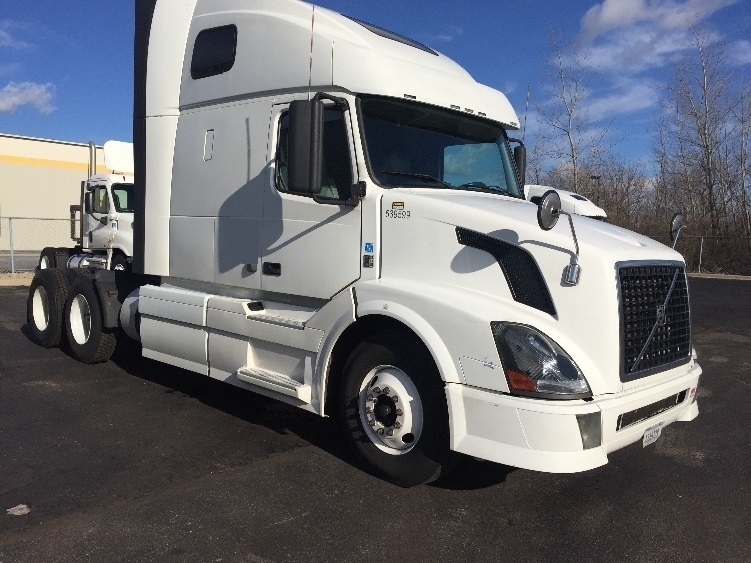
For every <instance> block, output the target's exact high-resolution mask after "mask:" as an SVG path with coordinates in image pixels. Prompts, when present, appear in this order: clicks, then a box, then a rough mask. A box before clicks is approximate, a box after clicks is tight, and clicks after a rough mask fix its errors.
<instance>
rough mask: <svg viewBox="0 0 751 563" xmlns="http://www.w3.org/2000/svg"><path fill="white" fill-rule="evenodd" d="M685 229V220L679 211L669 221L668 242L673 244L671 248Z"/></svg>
mask: <svg viewBox="0 0 751 563" xmlns="http://www.w3.org/2000/svg"><path fill="white" fill-rule="evenodd" d="M685 227H686V220H685V219H684V218H683V214H682V213H681V212H680V211H679V212H678V213H676V214H675V215H673V218H672V219H671V220H670V242H672V243H673V248H675V245H676V244H677V243H678V237H679V236H681V231H682V230H683V229H684V228H685Z"/></svg>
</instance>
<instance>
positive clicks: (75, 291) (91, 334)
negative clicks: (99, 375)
mask: <svg viewBox="0 0 751 563" xmlns="http://www.w3.org/2000/svg"><path fill="white" fill-rule="evenodd" d="M64 316H65V328H66V337H67V339H68V345H69V347H70V351H71V353H72V354H73V356H74V357H75V358H76V359H77V360H78V361H80V362H83V363H84V364H96V363H100V362H106V361H107V360H109V359H110V356H112V352H113V351H114V350H115V344H116V339H115V333H114V332H112V331H109V330H106V329H104V327H103V324H102V310H101V308H100V306H99V299H98V297H97V294H96V290H95V289H94V284H93V283H92V281H91V280H90V279H89V278H88V277H86V276H79V277H78V278H77V279H76V280H75V281H74V282H73V284H72V285H71V286H70V291H69V293H68V299H67V300H66V302H65V315H64Z"/></svg>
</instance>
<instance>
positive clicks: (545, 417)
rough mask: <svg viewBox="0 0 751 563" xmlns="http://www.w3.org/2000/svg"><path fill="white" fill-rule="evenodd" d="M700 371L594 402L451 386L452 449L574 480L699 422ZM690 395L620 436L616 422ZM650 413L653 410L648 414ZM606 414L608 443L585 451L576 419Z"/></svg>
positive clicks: (604, 431)
mask: <svg viewBox="0 0 751 563" xmlns="http://www.w3.org/2000/svg"><path fill="white" fill-rule="evenodd" d="M700 375H701V367H700V366H699V365H698V364H693V365H692V366H691V367H690V369H689V370H688V371H687V372H685V373H683V374H681V375H679V376H677V377H675V378H672V379H670V380H668V381H665V382H662V383H660V384H658V385H653V386H650V387H646V388H640V389H634V390H630V391H624V392H621V393H618V394H615V395H606V396H601V397H595V398H594V400H592V401H545V400H541V399H530V398H526V397H514V396H512V395H507V394H503V393H498V392H496V391H488V390H485V389H478V388H475V387H469V386H466V385H461V384H447V385H446V397H447V400H448V405H449V418H450V425H451V449H452V450H455V451H457V452H461V453H465V454H468V455H472V456H475V457H479V458H482V459H487V460H490V461H495V462H497V463H502V464H504V465H511V466H514V467H521V468H524V469H532V470H535V471H546V472H550V473H574V472H577V471H586V470H588V469H592V468H595V467H599V466H600V465H605V464H606V463H607V462H608V458H607V454H608V453H610V452H613V451H615V450H618V449H620V448H622V447H624V446H627V445H629V444H633V443H634V442H637V441H639V440H640V439H641V438H642V436H643V435H644V431H645V430H646V429H647V428H649V427H652V426H654V425H656V424H659V423H662V424H663V426H667V425H668V424H670V423H672V422H675V421H676V420H678V421H689V420H693V419H694V418H696V416H697V415H698V414H699V407H698V404H697V403H696V395H695V391H696V388H697V386H698V384H699V376H700ZM682 391H686V394H685V399H684V400H683V402H681V403H680V404H678V405H676V406H674V407H672V408H670V409H669V410H666V411H663V412H660V413H659V414H656V415H654V416H650V417H649V418H646V419H644V420H641V421H639V422H634V423H632V424H630V425H628V426H626V427H624V428H621V429H620V430H619V429H618V418H619V417H620V416H621V415H623V414H625V413H631V412H633V411H636V410H637V409H642V408H644V407H648V406H649V405H654V404H656V403H659V402H660V401H662V400H664V399H665V398H667V397H671V396H674V395H678V394H680V393H681V392H682ZM645 410H646V411H647V412H648V411H649V409H645ZM597 412H599V413H600V419H601V423H602V443H601V445H600V446H597V447H593V448H590V449H586V450H585V449H584V446H583V444H582V437H581V432H580V429H579V424H578V423H577V418H576V417H577V415H584V414H590V413H597Z"/></svg>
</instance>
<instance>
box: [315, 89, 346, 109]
mask: <svg viewBox="0 0 751 563" xmlns="http://www.w3.org/2000/svg"><path fill="white" fill-rule="evenodd" d="M317 100H331V101H332V102H334V103H335V104H336V105H338V106H339V107H341V108H342V109H343V110H344V111H349V102H348V101H347V99H346V98H340V97H338V96H332V95H331V94H326V93H324V92H318V93H317V94H316V95H315V96H313V101H314V102H315V101H317Z"/></svg>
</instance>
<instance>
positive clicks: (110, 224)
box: [39, 141, 134, 270]
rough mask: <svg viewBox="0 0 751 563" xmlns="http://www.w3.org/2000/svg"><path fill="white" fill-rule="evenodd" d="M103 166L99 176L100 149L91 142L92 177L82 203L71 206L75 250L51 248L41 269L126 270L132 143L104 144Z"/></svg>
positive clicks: (46, 250)
mask: <svg viewBox="0 0 751 563" xmlns="http://www.w3.org/2000/svg"><path fill="white" fill-rule="evenodd" d="M104 165H105V167H106V168H107V169H108V170H109V171H110V173H107V174H97V172H96V171H97V162H96V146H95V145H94V143H93V142H92V143H89V175H88V179H87V180H85V181H82V182H81V200H80V203H79V204H78V205H71V206H70V221H71V227H70V236H71V239H73V241H75V243H76V245H75V247H72V248H53V247H47V248H44V249H43V250H42V252H41V253H40V255H39V268H40V269H45V268H54V267H56V268H106V269H113V270H127V269H128V268H129V267H130V260H131V257H132V256H133V199H134V198H133V144H132V143H123V142H120V141H107V142H106V143H104Z"/></svg>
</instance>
